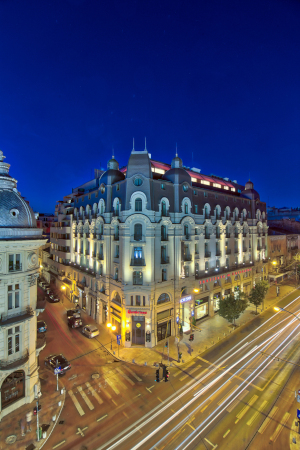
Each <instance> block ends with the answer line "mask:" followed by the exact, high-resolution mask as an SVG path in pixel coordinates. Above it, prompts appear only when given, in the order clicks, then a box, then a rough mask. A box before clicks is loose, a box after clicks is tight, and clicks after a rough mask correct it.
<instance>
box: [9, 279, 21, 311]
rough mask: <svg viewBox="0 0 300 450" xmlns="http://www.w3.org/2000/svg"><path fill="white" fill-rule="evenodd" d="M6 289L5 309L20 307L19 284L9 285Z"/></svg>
mask: <svg viewBox="0 0 300 450" xmlns="http://www.w3.org/2000/svg"><path fill="white" fill-rule="evenodd" d="M7 291H8V292H7V309H9V310H12V309H15V308H20V285H19V284H15V285H9V286H7Z"/></svg>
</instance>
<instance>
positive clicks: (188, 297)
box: [180, 295, 193, 303]
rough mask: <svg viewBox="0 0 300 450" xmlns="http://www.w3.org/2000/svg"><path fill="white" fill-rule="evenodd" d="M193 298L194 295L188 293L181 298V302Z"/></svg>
mask: <svg viewBox="0 0 300 450" xmlns="http://www.w3.org/2000/svg"><path fill="white" fill-rule="evenodd" d="M191 300H193V296H192V295H187V296H186V297H182V298H181V299H180V303H185V302H190V301H191Z"/></svg>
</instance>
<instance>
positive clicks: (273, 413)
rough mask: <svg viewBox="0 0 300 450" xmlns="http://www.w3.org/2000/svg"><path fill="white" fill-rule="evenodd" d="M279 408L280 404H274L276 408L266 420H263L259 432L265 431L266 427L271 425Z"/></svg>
mask: <svg viewBox="0 0 300 450" xmlns="http://www.w3.org/2000/svg"><path fill="white" fill-rule="evenodd" d="M277 410H278V406H274V408H273V409H272V411H271V412H270V414H269V415H268V417H266V418H265V420H264V421H263V423H262V425H261V427H260V429H259V430H258V432H259V433H260V434H263V432H264V431H265V429H266V428H267V426H268V425H269V423H270V421H271V419H273V416H275V414H276V412H277Z"/></svg>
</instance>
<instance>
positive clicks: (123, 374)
mask: <svg viewBox="0 0 300 450" xmlns="http://www.w3.org/2000/svg"><path fill="white" fill-rule="evenodd" d="M117 371H118V372H119V373H120V374H121V375H122V377H123V378H125V380H127V381H128V383H130V384H131V386H134V385H135V382H134V381H132V380H131V379H130V378H129V377H128V376H127V375H126V374H125V373H124V372H123V370H121V369H119V367H117Z"/></svg>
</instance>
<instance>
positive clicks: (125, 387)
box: [110, 375, 128, 391]
mask: <svg viewBox="0 0 300 450" xmlns="http://www.w3.org/2000/svg"><path fill="white" fill-rule="evenodd" d="M110 378H111V379H113V380H114V382H115V383H116V384H118V385H119V386H121V388H122V389H123V391H126V389H128V387H127V386H126V384H124V383H123V381H121V380H120V378H118V377H117V376H116V375H111V376H110Z"/></svg>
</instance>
